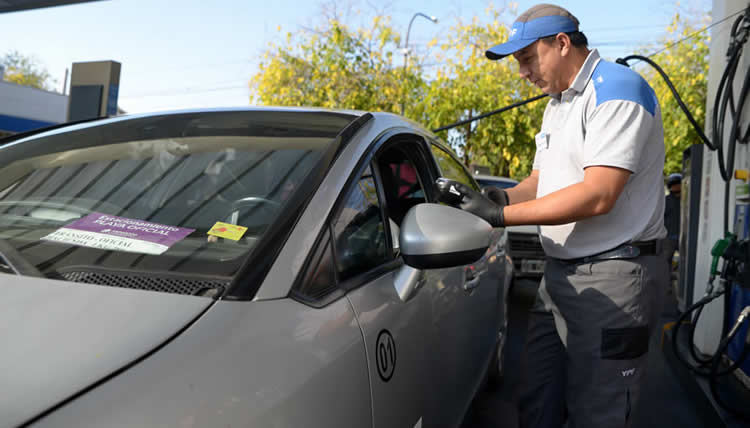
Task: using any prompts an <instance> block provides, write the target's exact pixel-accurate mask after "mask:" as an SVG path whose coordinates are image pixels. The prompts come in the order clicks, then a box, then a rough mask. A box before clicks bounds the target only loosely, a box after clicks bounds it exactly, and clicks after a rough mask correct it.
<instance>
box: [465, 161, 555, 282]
mask: <svg viewBox="0 0 750 428" xmlns="http://www.w3.org/2000/svg"><path fill="white" fill-rule="evenodd" d="M474 179H475V180H476V181H477V183H479V185H480V186H481V187H482V188H484V187H487V186H494V187H498V188H500V189H507V188H509V187H513V186H515V185H516V184H518V181H516V180H514V179H512V178H508V177H496V176H494V175H480V174H475V175H474ZM503 240H504V247H505V248H506V251H507V254H506V256H507V257H508V258H509V259H510V262H511V264H512V265H513V280H514V281H515V280H516V279H534V280H536V279H539V278H541V277H542V274H543V273H544V250H543V249H542V243H541V241H540V240H539V231H538V228H537V226H508V227H506V228H505V233H504V234H503Z"/></svg>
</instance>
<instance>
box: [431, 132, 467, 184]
mask: <svg viewBox="0 0 750 428" xmlns="http://www.w3.org/2000/svg"><path fill="white" fill-rule="evenodd" d="M430 147H431V148H432V153H433V154H434V155H435V160H437V163H438V166H439V167H440V174H441V175H442V176H443V177H445V178H450V179H451V180H456V181H458V182H459V183H463V184H465V185H467V186H469V187H471V188H472V189H474V190H477V191H479V186H477V184H476V182H474V180H473V179H472V178H471V175H469V173H468V172H466V169H464V167H463V166H462V165H461V164H460V163H459V162H458V161H456V160H455V159H454V158H453V156H451V155H450V154H449V153H448V152H446V151H445V150H443V149H441V148H440V147H438V146H436V145H434V144H432V145H431V146H430Z"/></svg>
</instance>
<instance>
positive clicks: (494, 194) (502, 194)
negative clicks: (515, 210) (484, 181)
mask: <svg viewBox="0 0 750 428" xmlns="http://www.w3.org/2000/svg"><path fill="white" fill-rule="evenodd" d="M482 194H483V195H484V196H486V197H487V198H488V199H489V200H491V201H492V202H494V203H496V204H498V205H499V206H501V207H504V206H506V205H510V202H509V201H508V193H507V192H506V191H505V190H503V189H501V188H499V187H493V186H487V187H485V188H483V189H482Z"/></svg>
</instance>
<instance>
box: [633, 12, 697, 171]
mask: <svg viewBox="0 0 750 428" xmlns="http://www.w3.org/2000/svg"><path fill="white" fill-rule="evenodd" d="M708 20H709V18H708V16H704V17H702V18H697V19H685V18H683V17H682V16H681V15H680V14H679V13H677V14H675V16H674V18H673V20H672V23H671V24H670V25H669V27H667V33H668V35H667V37H665V38H664V39H662V40H660V42H659V44H660V45H662V46H669V45H672V46H671V47H669V48H668V49H666V50H664V51H663V52H660V53H659V54H657V55H654V56H653V57H651V59H652V60H653V61H654V62H655V63H657V64H658V65H659V66H660V67H661V68H662V69H664V72H665V73H666V74H667V76H669V79H670V80H671V81H672V84H673V85H674V86H675V88H676V89H677V92H678V93H679V94H680V97H681V98H682V100H683V102H684V103H685V104H686V105H687V107H688V109H689V110H690V111H691V113H692V114H693V116H694V117H695V120H696V121H697V122H698V124H699V125H700V126H701V128H704V126H705V117H706V97H707V93H708V79H707V76H708V55H709V42H710V36H709V35H708V33H707V32H701V33H698V34H696V35H695V36H694V37H692V38H690V39H687V40H684V41H682V42H680V43H676V44H675V42H677V41H679V40H682V39H684V38H686V37H687V36H689V35H691V34H693V33H695V32H696V31H697V30H699V29H700V28H702V27H704V26H705V24H706V23H707V22H708ZM639 71H641V72H642V73H643V75H644V77H646V79H647V80H648V81H649V83H650V84H651V87H652V88H654V91H655V92H656V96H657V98H658V99H659V105H660V106H661V114H662V121H663V124H664V145H665V148H666V160H665V165H664V173H665V175H667V174H669V173H672V172H679V171H681V170H682V152H683V151H684V150H685V149H686V148H688V147H689V146H690V145H692V144H700V143H701V142H702V141H701V139H700V137H699V136H698V134H697V133H696V131H695V129H693V126H692V125H691V124H690V122H689V121H688V119H687V117H685V114H684V113H683V112H682V110H681V109H680V107H679V105H678V104H677V101H676V100H675V98H674V96H673V95H672V93H671V91H670V90H669V87H668V86H667V84H666V82H664V79H662V77H661V76H660V75H659V74H658V73H657V72H656V70H654V69H652V68H651V67H648V69H644V70H639Z"/></svg>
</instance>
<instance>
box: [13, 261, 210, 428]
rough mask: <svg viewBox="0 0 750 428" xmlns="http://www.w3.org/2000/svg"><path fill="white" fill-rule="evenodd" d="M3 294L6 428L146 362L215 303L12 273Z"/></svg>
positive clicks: (196, 298) (200, 299) (207, 299)
mask: <svg viewBox="0 0 750 428" xmlns="http://www.w3.org/2000/svg"><path fill="white" fill-rule="evenodd" d="M0 289H2V299H0V337H2V343H3V346H2V348H3V351H2V352H0V367H2V370H0V385H2V386H3V389H4V390H5V391H6V393H4V394H2V397H1V398H0V426H2V427H5V426H9V427H10V426H16V425H19V424H21V423H23V422H25V421H26V420H28V419H31V418H32V417H34V416H36V415H38V414H39V413H41V412H43V411H45V410H46V409H48V408H49V407H51V406H53V405H56V404H58V403H60V402H62V401H63V400H65V399H67V398H68V397H70V396H71V395H73V394H74V393H77V392H78V391H81V390H83V389H84V388H86V387H88V386H89V385H91V384H93V383H94V382H97V381H98V380H100V379H101V378H103V377H105V376H108V375H110V374H111V373H114V372H116V371H117V370H119V369H121V368H122V367H124V366H126V365H127V364H129V363H131V362H132V361H134V360H136V359H138V358H140V357H142V356H143V355H145V354H147V353H148V352H150V351H152V350H153V349H155V348H156V347H158V346H160V345H161V344H163V343H164V342H166V341H167V340H168V339H169V338H170V337H172V336H174V335H175V334H177V333H178V332H179V331H180V330H181V329H183V328H184V327H185V326H186V325H188V324H190V322H191V321H193V320H194V319H195V318H196V317H197V316H198V315H200V313H201V312H203V311H204V310H205V309H206V308H207V307H209V306H210V305H211V304H212V303H213V300H211V299H209V298H205V297H195V296H184V295H176V294H167V293H157V292H152V291H143V290H132V289H125V288H116V287H101V286H95V285H83V284H74V283H70V282H64V281H56V280H47V279H38V278H30V277H23V276H14V275H7V274H0ZM11 391H12V392H11Z"/></svg>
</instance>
